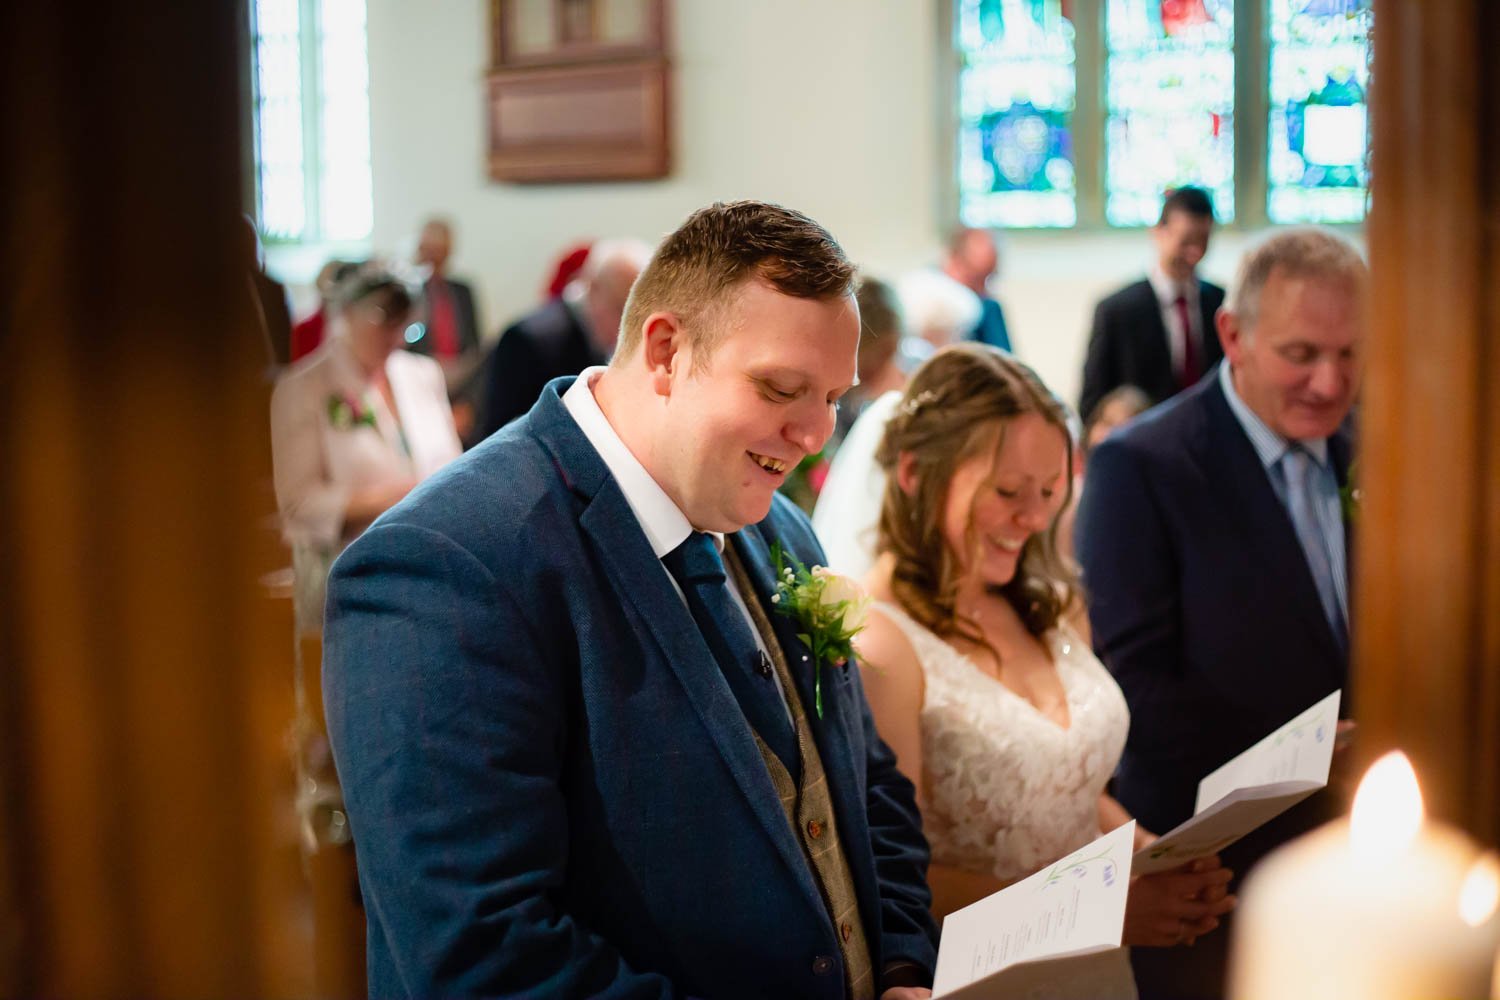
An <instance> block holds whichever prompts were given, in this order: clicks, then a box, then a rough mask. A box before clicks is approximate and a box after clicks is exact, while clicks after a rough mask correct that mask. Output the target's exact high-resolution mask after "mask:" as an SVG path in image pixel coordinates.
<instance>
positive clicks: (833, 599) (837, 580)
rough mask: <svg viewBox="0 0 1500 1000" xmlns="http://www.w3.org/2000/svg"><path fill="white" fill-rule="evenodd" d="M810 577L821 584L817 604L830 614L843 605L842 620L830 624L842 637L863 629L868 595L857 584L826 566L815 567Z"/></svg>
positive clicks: (867, 607) (868, 603)
mask: <svg viewBox="0 0 1500 1000" xmlns="http://www.w3.org/2000/svg"><path fill="white" fill-rule="evenodd" d="M812 575H813V576H814V577H816V578H817V579H819V580H821V581H822V582H823V587H822V592H821V594H820V595H819V596H820V600H819V602H818V603H819V604H820V605H821V606H822V608H825V609H827V610H828V611H829V612H830V613H831V612H832V611H833V609H835V608H837V607H838V606H839V605H840V604H844V605H845V606H844V614H843V617H842V619H840V620H837V621H832V622H830V625H832V626H833V627H835V628H837V629H838V630H839V632H840V633H842V634H843V635H852V634H853V633H855V632H858V631H859V630H860V629H862V628H864V627H865V615H866V614H867V612H868V611H869V607H870V595H869V594H867V593H865V588H863V587H861V586H860V585H859V584H858V583H857V582H855V581H854V580H852V579H850V578H849V577H847V576H844V575H843V574H842V573H835V572H833V571H832V570H830V569H829V568H828V567H826V566H817V567H815V568H814V569H813V571H812Z"/></svg>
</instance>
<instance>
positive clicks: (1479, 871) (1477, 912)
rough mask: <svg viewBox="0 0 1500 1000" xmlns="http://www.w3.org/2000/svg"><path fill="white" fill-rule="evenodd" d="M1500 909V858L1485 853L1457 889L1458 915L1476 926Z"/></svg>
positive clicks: (1465, 921)
mask: <svg viewBox="0 0 1500 1000" xmlns="http://www.w3.org/2000/svg"><path fill="white" fill-rule="evenodd" d="M1497 909H1500V860H1497V859H1496V857H1495V855H1493V854H1485V855H1483V856H1482V857H1480V859H1479V860H1478V861H1476V862H1474V867H1472V868H1470V869H1469V874H1468V875H1467V876H1465V877H1464V884H1463V886H1462V888H1460V889H1459V890H1458V915H1459V916H1461V917H1463V919H1464V923H1466V924H1468V925H1469V926H1470V927H1478V926H1479V925H1481V924H1483V923H1484V922H1485V921H1486V920H1488V919H1490V917H1493V916H1494V915H1495V911H1496V910H1497Z"/></svg>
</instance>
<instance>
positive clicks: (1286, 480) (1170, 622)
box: [1077, 229, 1366, 1000]
mask: <svg viewBox="0 0 1500 1000" xmlns="http://www.w3.org/2000/svg"><path fill="white" fill-rule="evenodd" d="M1365 280H1366V279H1365V267H1364V263H1363V262H1362V261H1361V259H1360V257H1359V254H1358V253H1357V252H1356V251H1355V250H1354V248H1353V247H1351V246H1350V245H1348V244H1347V243H1345V242H1344V241H1343V240H1341V239H1339V238H1338V237H1336V236H1333V235H1331V234H1329V233H1327V232H1324V231H1322V230H1316V229H1301V230H1290V231H1286V232H1283V233H1280V234H1278V235H1276V236H1273V237H1272V238H1271V239H1269V240H1268V241H1267V242H1265V243H1264V244H1262V245H1261V246H1259V247H1258V248H1256V249H1254V250H1252V251H1251V252H1250V253H1248V254H1247V255H1246V257H1245V259H1244V261H1243V262H1242V263H1241V265H1240V269H1239V273H1238V275H1237V279H1236V284H1235V291H1234V295H1233V296H1232V298H1231V300H1230V302H1229V304H1228V305H1227V306H1226V307H1225V309H1224V310H1223V311H1221V312H1220V313H1219V316H1218V331H1219V337H1220V338H1221V340H1222V341H1223V347H1224V353H1225V356H1226V358H1227V361H1226V363H1225V364H1223V365H1221V366H1220V367H1219V369H1218V370H1217V371H1216V372H1214V373H1213V374H1211V375H1210V376H1209V377H1207V378H1205V379H1203V381H1202V382H1200V383H1199V384H1198V385H1197V386H1195V387H1194V388H1193V389H1191V390H1189V391H1188V392H1186V393H1184V394H1183V395H1181V396H1179V397H1177V398H1176V399H1173V400H1172V401H1170V402H1168V403H1165V404H1163V405H1161V406H1158V407H1156V408H1155V409H1153V410H1150V411H1148V412H1147V413H1145V414H1144V415H1142V416H1140V417H1137V418H1136V420H1135V421H1134V422H1133V423H1132V424H1130V425H1129V426H1127V427H1126V428H1124V429H1123V430H1120V431H1117V432H1115V433H1114V434H1112V435H1111V436H1110V437H1109V438H1107V439H1106V440H1105V441H1104V442H1103V443H1101V444H1100V445H1099V446H1098V448H1097V449H1096V450H1095V451H1094V452H1093V454H1092V455H1091V456H1090V458H1089V472H1088V479H1087V481H1086V485H1085V487H1084V493H1083V498H1082V502H1081V506H1080V508H1079V512H1078V521H1077V539H1078V557H1079V561H1080V562H1081V563H1082V565H1083V570H1084V580H1085V584H1086V586H1087V588H1088V592H1089V594H1090V601H1091V603H1090V607H1089V619H1090V621H1091V623H1092V625H1093V632H1094V644H1095V646H1096V648H1097V650H1098V652H1099V655H1100V657H1101V658H1102V659H1103V660H1104V662H1105V664H1106V665H1107V666H1108V667H1109V669H1110V671H1111V672H1112V673H1113V674H1114V676H1115V679H1116V680H1117V681H1118V682H1119V684H1120V688H1121V689H1122V690H1123V691H1124V693H1125V698H1126V701H1127V702H1128V703H1129V705H1130V714H1131V721H1130V735H1129V738H1128V741H1127V743H1126V746H1125V753H1124V756H1123V757H1122V758H1121V761H1120V766H1119V770H1118V772H1117V773H1116V776H1115V792H1116V796H1117V797H1118V798H1119V800H1120V802H1121V803H1122V804H1123V805H1124V806H1125V808H1126V809H1128V810H1129V811H1130V812H1131V814H1132V815H1134V816H1135V817H1136V819H1137V820H1138V821H1139V822H1140V823H1141V824H1142V825H1143V826H1145V827H1146V828H1148V829H1150V830H1152V831H1154V832H1156V833H1164V832H1166V831H1167V830H1169V829H1171V828H1172V827H1174V826H1176V825H1177V824H1178V823H1180V822H1182V821H1183V820H1186V819H1188V818H1189V817H1190V816H1191V815H1192V813H1193V805H1194V799H1195V795H1196V791H1197V786H1198V782H1199V780H1200V779H1202V778H1203V777H1204V776H1205V775H1207V774H1208V773H1209V772H1210V771H1212V770H1214V769H1215V768H1217V767H1219V766H1220V765H1221V764H1223V763H1224V762H1225V761H1227V760H1229V759H1230V758H1231V757H1233V756H1235V755H1236V754H1239V753H1240V752H1242V751H1244V750H1246V749H1247V748H1249V747H1250V746H1251V745H1252V744H1254V743H1255V742H1256V741H1257V740H1259V739H1261V738H1262V737H1264V736H1266V735H1267V734H1268V733H1270V732H1271V731H1272V730H1273V729H1275V728H1276V727H1277V726H1279V725H1281V724H1282V723H1284V722H1286V721H1287V720H1289V719H1291V718H1292V717H1293V716H1295V715H1296V714H1297V713H1298V712H1300V711H1302V710H1304V709H1306V708H1308V707H1309V706H1311V705H1312V704H1314V703H1315V702H1316V701H1318V700H1319V699H1321V698H1323V697H1325V696H1326V695H1328V694H1329V693H1331V692H1332V691H1334V690H1337V689H1340V688H1343V689H1344V697H1343V699H1342V708H1343V714H1345V715H1347V714H1348V709H1349V706H1350V703H1351V698H1350V693H1349V691H1348V686H1347V685H1348V680H1349V678H1348V663H1349V660H1348V636H1349V610H1350V609H1349V596H1348V595H1349V583H1348V581H1349V571H1348V567H1349V562H1350V551H1349V533H1348V523H1347V521H1346V520H1345V516H1344V510H1343V503H1342V493H1341V491H1342V490H1343V489H1344V488H1345V487H1347V484H1348V482H1349V461H1350V442H1349V437H1348V432H1347V429H1346V427H1345V421H1346V417H1347V416H1348V414H1349V410H1350V407H1351V406H1352V404H1353V402H1354V396H1355V392H1356V390H1357V388H1358V383H1359V365H1360V350H1361V344H1362V341H1363V339H1364V316H1363V313H1362V305H1361V303H1362V295H1363V291H1364V284H1365ZM1341 759H1342V755H1337V756H1336V762H1340V763H1341ZM1336 770H1341V768H1340V767H1339V764H1338V763H1336ZM1333 784H1337V782H1335V783H1333ZM1335 791H1336V790H1333V789H1331V790H1330V791H1329V792H1325V793H1320V794H1319V795H1316V796H1314V797H1313V798H1311V799H1308V800H1306V801H1305V802H1304V803H1302V804H1301V805H1299V806H1297V807H1295V808H1294V809H1293V810H1291V811H1289V812H1287V813H1285V814H1283V815H1282V816H1281V817H1280V818H1279V819H1278V820H1276V821H1273V822H1272V823H1270V824H1268V825H1266V826H1265V827H1262V828H1261V829H1260V830H1258V831H1256V833H1255V834H1252V835H1251V836H1250V837H1247V838H1246V839H1245V840H1242V841H1240V842H1239V843H1238V844H1235V845H1233V846H1232V847H1230V848H1228V849H1227V850H1225V851H1224V852H1223V859H1224V863H1225V865H1226V866H1228V867H1230V868H1233V869H1234V870H1235V871H1236V872H1237V873H1239V874H1241V875H1243V873H1244V872H1245V871H1246V870H1247V869H1248V868H1249V866H1250V865H1252V864H1253V863H1254V862H1255V861H1256V860H1257V859H1258V858H1259V857H1260V856H1261V855H1262V854H1264V853H1265V852H1266V851H1267V850H1269V849H1271V848H1272V847H1274V846H1275V845H1276V844H1278V843H1280V842H1281V841H1283V840H1286V839H1288V838H1289V837H1291V836H1294V835H1296V834H1297V833H1300V832H1302V831H1304V830H1306V829H1309V828H1310V827H1311V826H1313V825H1315V824H1317V823H1318V822H1321V821H1322V820H1324V819H1326V818H1328V817H1329V816H1330V815H1332V814H1333V813H1335V812H1337V811H1338V809H1339V806H1340V803H1339V802H1338V796H1337V795H1336V794H1335ZM1227 940H1228V935H1227V934H1217V935H1213V936H1212V937H1210V938H1205V939H1204V940H1203V941H1200V942H1199V943H1198V947H1197V948H1196V949H1194V950H1193V951H1192V952H1185V951H1183V949H1173V950H1172V951H1171V952H1170V953H1168V952H1160V951H1157V952H1153V951H1152V950H1151V949H1138V950H1137V952H1136V954H1135V956H1134V960H1135V964H1136V970H1137V976H1138V979H1139V981H1140V985H1141V995H1142V997H1143V998H1147V1000H1149V998H1153V997H1159V996H1173V997H1175V996H1184V997H1206V996H1218V995H1219V991H1220V990H1221V989H1222V986H1221V977H1222V974H1223V957H1224V956H1223V949H1224V947H1225V942H1227Z"/></svg>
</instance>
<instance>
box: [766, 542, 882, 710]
mask: <svg viewBox="0 0 1500 1000" xmlns="http://www.w3.org/2000/svg"><path fill="white" fill-rule="evenodd" d="M771 562H772V564H773V565H774V566H775V570H776V593H775V594H774V595H773V596H772V598H771V602H772V603H773V604H774V605H775V606H776V611H777V612H778V613H779V614H783V615H786V616H787V617H789V618H792V619H794V620H795V621H796V623H797V624H798V625H799V626H800V627H801V629H802V631H800V632H798V633H797V640H798V641H799V642H801V643H802V644H803V645H804V646H806V647H807V648H808V650H809V651H810V652H811V653H812V659H813V701H814V704H815V707H816V708H817V712H818V718H820V719H821V718H822V717H823V664H824V662H825V661H827V662H828V663H829V664H831V665H833V666H838V667H847V666H848V664H849V660H850V659H852V658H853V656H854V646H853V644H852V641H853V639H854V637H855V635H857V634H858V633H859V631H860V629H862V628H864V627H865V611H866V609H867V608H868V607H869V604H870V598H869V595H867V594H866V593H865V592H864V590H863V588H861V587H860V585H859V584H857V583H855V582H854V581H853V580H851V579H849V578H848V577H847V576H842V575H840V574H838V573H834V572H831V571H830V570H829V569H828V568H827V567H824V566H814V567H812V568H811V569H809V568H808V567H807V566H805V565H803V564H802V562H801V561H799V560H798V559H796V558H795V557H792V556H789V555H787V554H786V552H785V551H784V550H783V549H782V547H781V543H780V542H776V543H774V544H773V545H772V546H771Z"/></svg>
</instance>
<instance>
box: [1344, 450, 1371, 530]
mask: <svg viewBox="0 0 1500 1000" xmlns="http://www.w3.org/2000/svg"><path fill="white" fill-rule="evenodd" d="M1358 473H1359V462H1358V461H1357V460H1356V461H1353V462H1350V463H1349V473H1348V475H1347V476H1346V477H1345V479H1344V485H1343V486H1340V487H1339V508H1340V509H1341V510H1342V511H1343V513H1344V520H1345V521H1348V522H1349V523H1350V524H1353V523H1354V518H1355V515H1357V514H1358V513H1359V508H1360V505H1361V504H1362V503H1364V500H1365V491H1364V490H1362V489H1360V488H1359V481H1358V478H1357V475H1358Z"/></svg>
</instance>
